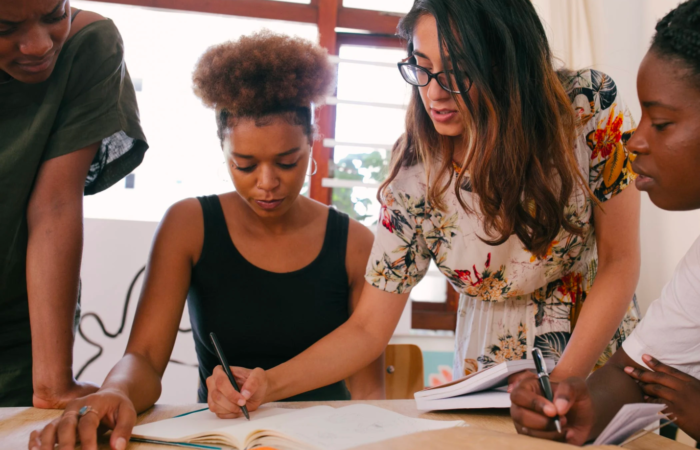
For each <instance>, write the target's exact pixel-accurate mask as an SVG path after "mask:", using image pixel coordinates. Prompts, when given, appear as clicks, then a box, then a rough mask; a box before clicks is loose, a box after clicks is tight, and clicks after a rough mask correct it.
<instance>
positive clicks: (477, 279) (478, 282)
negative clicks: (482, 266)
mask: <svg viewBox="0 0 700 450" xmlns="http://www.w3.org/2000/svg"><path fill="white" fill-rule="evenodd" d="M472 269H474V276H475V277H476V283H472V286H477V285H479V284H481V282H482V281H484V280H482V279H481V275H479V271H478V270H476V266H472Z"/></svg>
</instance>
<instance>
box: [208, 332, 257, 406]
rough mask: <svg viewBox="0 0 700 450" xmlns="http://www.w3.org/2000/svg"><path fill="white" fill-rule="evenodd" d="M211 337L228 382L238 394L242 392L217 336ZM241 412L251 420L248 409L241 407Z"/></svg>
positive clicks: (210, 334) (211, 334)
mask: <svg viewBox="0 0 700 450" xmlns="http://www.w3.org/2000/svg"><path fill="white" fill-rule="evenodd" d="M209 337H210V338H211V343H212V344H214V350H216V355H217V356H218V357H219V362H221V367H223V368H224V372H226V376H227V377H228V380H229V381H230V382H231V384H232V385H233V388H234V389H235V390H237V391H238V392H241V389H240V388H239V387H238V384H237V383H236V379H235V378H233V374H232V373H231V369H229V367H228V361H226V356H224V352H223V351H222V350H221V344H219V340H218V339H217V338H216V334H214V332H213V331H212V332H211V333H209ZM240 408H241V410H242V411H243V415H245V418H246V419H248V420H250V414H248V408H246V407H245V406H241V407H240Z"/></svg>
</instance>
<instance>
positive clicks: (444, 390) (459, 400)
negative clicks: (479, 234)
mask: <svg viewBox="0 0 700 450" xmlns="http://www.w3.org/2000/svg"><path fill="white" fill-rule="evenodd" d="M545 364H546V365H547V370H548V371H549V372H551V371H552V369H554V361H553V360H551V359H545ZM523 370H535V362H534V360H532V359H519V360H515V361H506V362H502V363H500V364H498V365H496V366H493V367H490V368H488V369H485V370H482V371H479V372H476V373H473V374H471V375H469V376H467V377H465V378H462V379H459V380H457V381H453V382H452V383H448V384H443V385H442V386H438V387H434V388H427V389H424V390H422V391H419V392H416V393H415V394H414V397H415V399H416V407H417V408H418V409H419V410H420V411H434V410H441V409H477V408H510V394H508V392H506V388H507V384H508V377H509V376H511V375H513V374H515V373H518V372H522V371H523Z"/></svg>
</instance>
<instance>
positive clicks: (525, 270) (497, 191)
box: [210, 0, 639, 415]
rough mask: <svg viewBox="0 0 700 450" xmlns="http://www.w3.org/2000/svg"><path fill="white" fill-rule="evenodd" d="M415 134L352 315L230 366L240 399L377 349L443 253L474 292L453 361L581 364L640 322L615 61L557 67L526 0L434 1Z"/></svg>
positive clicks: (429, 7) (590, 364) (419, 16)
mask: <svg viewBox="0 0 700 450" xmlns="http://www.w3.org/2000/svg"><path fill="white" fill-rule="evenodd" d="M399 32H400V34H401V35H402V37H404V38H405V39H406V40H407V41H408V55H407V58H406V60H405V61H404V62H403V63H402V64H400V70H401V73H402V75H403V77H404V79H405V80H406V81H407V82H408V83H409V84H411V85H413V86H414V88H413V97H412V100H411V104H410V106H409V111H408V116H407V121H406V126H407V129H406V134H405V135H404V136H403V138H402V139H401V140H400V141H399V142H398V143H397V145H396V147H395V149H394V151H393V155H392V169H391V173H390V176H389V179H388V180H387V181H386V182H385V183H384V185H383V186H382V188H381V190H380V194H381V200H382V203H383V207H382V210H381V213H380V214H381V217H380V219H379V226H378V231H377V236H376V238H375V242H374V247H373V249H372V254H371V256H370V260H369V262H368V268H367V274H366V280H367V283H366V285H365V288H364V290H363V293H362V296H361V299H360V303H359V305H358V308H357V309H356V311H355V313H354V314H353V316H352V317H351V318H350V320H349V321H348V322H347V323H345V324H344V325H343V326H341V327H340V328H338V329H337V330H335V331H334V332H333V333H331V334H330V335H328V336H326V337H325V338H324V339H323V340H321V341H319V342H317V343H316V344H315V345H313V346H312V347H311V348H309V349H308V350H306V351H305V352H304V353H302V354H301V355H299V356H297V357H296V358H294V359H292V360H290V361H288V362H286V363H284V364H282V365H280V366H277V367H275V368H274V369H271V370H268V371H262V370H260V369H254V370H250V369H247V368H235V369H234V373H235V374H236V375H237V376H238V377H239V380H240V381H242V382H244V384H243V386H242V394H238V393H237V392H235V391H234V390H233V389H232V388H230V387H229V386H226V384H225V383H218V380H220V379H221V380H223V379H225V377H223V376H222V374H220V373H218V372H216V373H215V374H214V375H215V379H216V380H217V385H220V386H222V390H221V391H220V392H219V393H212V392H210V397H211V396H220V398H225V401H223V400H222V401H217V402H216V404H215V405H214V406H215V407H214V408H212V410H213V411H215V412H217V413H219V414H221V415H228V414H231V413H235V412H236V411H237V410H238V409H237V405H243V404H246V405H248V408H249V409H253V408H255V407H257V406H258V405H259V404H261V403H263V402H268V401H274V400H276V399H278V398H285V397H287V396H289V395H293V394H295V393H297V392H302V391H305V390H307V389H312V388H314V387H316V386H320V385H324V384H327V383H330V382H334V381H337V380H339V379H342V378H343V377H345V376H346V375H347V374H349V373H352V371H353V370H357V368H359V367H362V366H363V365H366V364H367V363H369V362H370V361H371V360H372V358H374V357H376V355H378V354H379V353H380V352H381V351H382V349H383V348H384V346H385V345H386V343H387V342H388V341H389V338H390V337H391V334H392V331H393V330H394V327H395V325H396V323H397V321H398V319H399V317H400V314H401V311H402V310H403V308H404V305H405V302H406V300H407V298H408V292H409V291H410V290H411V288H412V287H413V286H415V285H416V283H418V281H419V280H420V279H421V278H422V277H423V275H424V274H425V273H426V271H427V269H428V264H429V263H430V261H431V260H433V261H434V262H435V263H436V264H437V266H438V268H439V269H440V270H441V271H442V273H443V274H445V275H446V276H447V277H448V279H449V280H450V281H451V283H452V285H453V286H454V287H455V288H456V289H457V290H459V292H461V293H462V297H461V301H460V308H459V317H458V323H457V330H456V336H455V362H454V377H455V378H459V377H461V376H464V375H465V374H469V373H471V372H474V371H476V370H480V369H483V368H487V367H490V366H492V365H494V364H496V363H499V362H502V361H505V360H512V359H523V358H527V357H528V355H529V354H530V350H531V349H532V348H533V347H535V346H536V347H539V348H541V349H542V350H543V351H544V352H545V354H546V355H548V356H551V357H554V358H555V359H558V365H557V367H556V368H555V369H554V372H553V373H552V379H553V380H555V381H556V380H562V379H566V378H568V377H570V376H572V375H576V376H581V377H584V376H586V375H588V374H589V373H590V372H591V370H592V369H593V368H594V367H595V366H596V365H597V364H602V363H603V362H604V361H605V360H606V358H608V357H609V356H610V355H611V354H612V353H613V352H614V351H615V350H616V349H617V348H618V347H619V345H620V344H621V343H622V341H623V340H624V339H625V337H626V336H627V335H628V334H629V333H630V332H631V330H632V328H633V327H634V325H635V324H636V322H637V317H638V316H637V310H636V305H635V304H634V303H633V296H634V288H635V286H636V284H637V278H638V271H639V234H638V233H639V192H638V191H637V190H636V189H635V188H634V186H632V185H631V182H632V179H633V173H632V171H631V169H630V166H629V160H628V155H627V151H626V150H625V148H624V146H623V143H622V139H623V136H625V134H628V133H630V132H631V131H632V127H633V124H632V119H631V117H630V114H629V112H628V110H627V108H626V107H625V104H624V103H623V101H622V100H621V99H620V98H619V97H618V95H617V88H616V86H615V83H614V82H613V81H612V80H611V79H610V78H609V77H607V76H606V75H604V74H602V73H600V72H595V71H592V70H586V71H582V72H575V73H568V72H567V73H563V72H562V73H557V72H555V70H554V68H553V67H552V61H551V59H552V57H551V53H550V50H549V45H548V43H547V40H546V36H545V32H544V29H543V27H542V24H541V22H540V20H539V18H538V17H537V13H536V12H535V9H534V8H533V6H532V4H531V3H530V1H528V0H492V1H483V0H482V1H474V0H419V1H417V2H416V3H415V4H414V6H413V8H412V9H411V11H410V12H409V13H408V15H407V16H406V17H405V18H404V19H403V20H402V21H401V24H400V25H399Z"/></svg>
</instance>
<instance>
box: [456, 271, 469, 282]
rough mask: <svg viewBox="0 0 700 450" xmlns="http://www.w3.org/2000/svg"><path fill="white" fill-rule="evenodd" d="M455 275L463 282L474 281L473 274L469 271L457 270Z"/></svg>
mask: <svg viewBox="0 0 700 450" xmlns="http://www.w3.org/2000/svg"><path fill="white" fill-rule="evenodd" d="M455 273H456V274H457V276H458V277H459V279H460V280H462V281H468V282H470V283H471V281H472V273H471V272H470V271H468V270H455Z"/></svg>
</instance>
